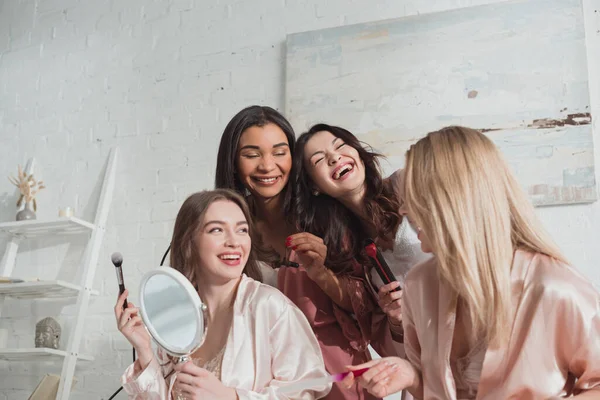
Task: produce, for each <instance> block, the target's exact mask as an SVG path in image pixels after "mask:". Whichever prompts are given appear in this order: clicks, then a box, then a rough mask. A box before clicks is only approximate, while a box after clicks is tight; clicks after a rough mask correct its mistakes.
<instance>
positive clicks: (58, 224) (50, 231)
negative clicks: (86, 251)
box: [0, 217, 95, 238]
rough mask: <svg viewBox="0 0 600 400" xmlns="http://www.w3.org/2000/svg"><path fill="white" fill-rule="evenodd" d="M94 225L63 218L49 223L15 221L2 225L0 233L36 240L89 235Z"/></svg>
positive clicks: (76, 219)
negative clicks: (41, 237)
mask: <svg viewBox="0 0 600 400" xmlns="http://www.w3.org/2000/svg"><path fill="white" fill-rule="evenodd" d="M94 228H95V227H94V224H90V223H89V222H86V221H83V220H81V219H79V218H75V217H63V218H58V219H55V220H49V221H38V220H33V221H14V222H3V223H1V224H0V232H4V233H6V234H8V235H14V236H19V237H21V238H35V237H40V236H48V235H75V234H80V233H89V232H92V231H93V230H94Z"/></svg>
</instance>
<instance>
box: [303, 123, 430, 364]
mask: <svg viewBox="0 0 600 400" xmlns="http://www.w3.org/2000/svg"><path fill="white" fill-rule="evenodd" d="M380 157H381V156H380V154H377V153H375V152H373V151H372V150H371V149H370V148H369V147H368V146H367V145H365V144H363V143H361V142H360V141H359V140H358V139H357V138H356V136H354V135H353V134H352V133H351V132H349V131H348V130H346V129H344V128H340V127H337V126H332V125H327V124H317V125H315V126H313V127H312V128H310V129H309V130H308V132H306V133H304V134H302V135H301V136H300V137H299V138H298V141H297V142H296V153H295V157H294V168H295V169H296V171H297V173H296V177H295V185H296V198H295V208H296V212H295V213H296V215H298V216H299V219H300V220H299V221H298V223H299V225H300V226H301V227H302V229H303V230H306V231H307V232H311V233H313V234H315V235H317V236H319V237H322V238H323V240H324V242H325V244H326V245H327V248H328V254H327V261H326V262H327V265H328V266H329V267H330V268H332V269H333V270H335V271H338V272H343V269H344V268H346V267H347V266H348V265H351V261H352V260H356V261H357V262H358V263H359V264H361V265H363V266H365V267H364V268H365V276H366V278H367V280H368V281H369V284H370V285H369V286H370V287H371V288H373V290H374V292H375V294H376V296H377V297H378V302H379V305H380V307H381V309H382V310H383V311H384V312H385V314H387V322H388V323H389V330H390V333H391V336H392V337H393V339H394V341H395V342H396V343H394V346H393V347H394V348H395V351H397V352H399V353H400V354H402V353H403V349H402V345H401V344H400V343H402V335H403V330H402V311H401V307H400V299H401V297H402V291H395V289H396V288H398V287H400V286H401V285H402V283H403V282H404V276H405V274H406V273H407V272H408V270H409V269H410V268H412V267H413V266H414V265H416V264H418V263H419V262H420V261H424V260H425V259H426V258H428V256H427V255H425V253H423V252H422V251H421V248H420V245H419V241H418V239H417V234H416V233H415V231H414V230H413V228H412V227H411V225H410V223H409V221H408V220H407V219H405V218H402V216H401V215H400V207H401V204H402V196H401V193H400V189H401V185H400V184H399V182H400V180H401V178H402V176H401V171H398V172H395V173H394V174H392V176H390V177H389V178H386V179H384V178H383V177H382V174H381V170H380V166H379V161H378V160H379V158H380ZM366 239H373V240H374V241H375V243H376V244H377V246H378V247H379V248H380V249H381V251H382V255H383V257H384V258H385V259H386V261H387V263H388V265H389V266H390V268H391V270H392V272H393V273H394V275H395V276H396V279H397V280H398V282H393V283H390V284H386V285H384V284H383V282H382V280H381V279H380V278H379V275H378V274H377V273H376V272H375V271H374V270H373V269H371V268H369V267H367V266H368V265H370V264H369V262H368V260H367V259H366V255H365V254H364V250H363V248H364V241H365V240H366ZM374 319H376V318H375V317H374ZM375 322H377V321H375V320H374V321H373V324H372V326H373V327H375V326H376V324H375ZM379 322H381V321H379ZM384 322H385V321H384ZM386 325H388V324H386ZM373 329H375V328H373ZM379 329H381V327H379ZM382 341H383V342H385V340H383V339H381V340H379V342H375V341H374V342H373V343H372V346H373V348H375V350H377V352H378V353H380V354H381V355H389V354H390V347H389V344H390V343H389V341H388V343H383V342H382Z"/></svg>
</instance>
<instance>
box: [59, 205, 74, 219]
mask: <svg viewBox="0 0 600 400" xmlns="http://www.w3.org/2000/svg"><path fill="white" fill-rule="evenodd" d="M58 216H59V217H72V216H73V209H72V208H71V207H65V208H62V209H60V210H58Z"/></svg>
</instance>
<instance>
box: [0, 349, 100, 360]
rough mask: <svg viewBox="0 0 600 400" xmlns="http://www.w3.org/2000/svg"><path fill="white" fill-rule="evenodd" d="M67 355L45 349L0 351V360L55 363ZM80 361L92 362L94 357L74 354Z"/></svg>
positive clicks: (60, 351)
mask: <svg viewBox="0 0 600 400" xmlns="http://www.w3.org/2000/svg"><path fill="white" fill-rule="evenodd" d="M67 355H68V353H67V352H66V351H64V350H55V349H47V348H33V349H0V360H5V361H56V360H63V359H64V358H65V357H67ZM75 357H77V358H78V359H80V360H83V361H94V357H92V356H86V355H83V354H76V355H75Z"/></svg>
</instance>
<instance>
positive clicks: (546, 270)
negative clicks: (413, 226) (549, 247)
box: [403, 250, 600, 400]
mask: <svg viewBox="0 0 600 400" xmlns="http://www.w3.org/2000/svg"><path fill="white" fill-rule="evenodd" d="M511 282H512V302H513V305H512V310H511V330H510V340H509V344H508V345H507V346H505V347H502V348H497V349H491V348H488V349H487V351H486V353H485V359H484V362H483V367H482V371H481V378H480V381H479V386H478V391H477V397H476V399H486V400H487V399H520V400H529V399H548V398H553V397H566V396H570V395H572V394H578V393H581V392H585V391H586V390H597V391H598V396H599V398H600V295H599V293H598V291H596V290H595V289H594V288H593V286H592V285H591V284H590V283H589V281H587V280H586V279H585V278H584V277H582V276H581V275H579V274H578V273H577V272H576V271H575V270H574V269H573V268H571V267H570V266H567V265H564V264H562V263H560V262H558V261H556V260H554V259H551V258H549V257H547V256H545V255H542V254H537V253H530V252H527V251H522V250H518V251H516V252H515V257H514V259H513V265H512V270H511ZM404 290H405V292H404V296H403V312H404V314H403V316H404V319H403V323H404V345H405V349H406V354H407V357H408V359H409V361H410V362H411V364H412V365H413V366H415V367H416V369H417V370H418V371H420V372H421V374H422V381H421V383H422V386H423V395H424V398H425V399H454V400H455V399H456V386H455V381H454V377H453V375H452V370H451V368H450V364H449V357H450V350H451V347H452V335H453V332H454V324H455V317H456V313H455V310H451V309H449V304H456V303H455V300H456V299H455V295H453V291H452V290H450V288H449V286H448V285H447V284H446V283H445V282H443V281H441V280H440V278H439V277H438V272H437V265H436V259H435V258H433V259H431V260H429V261H426V262H424V263H423V264H420V265H418V266H417V267H415V268H413V270H412V271H411V272H409V274H408V276H407V278H406V285H405V289H404Z"/></svg>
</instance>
